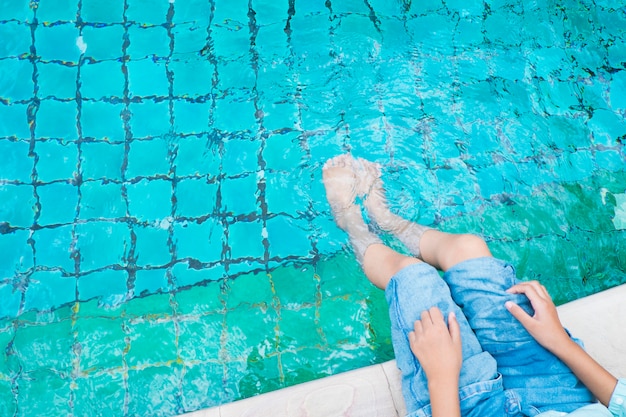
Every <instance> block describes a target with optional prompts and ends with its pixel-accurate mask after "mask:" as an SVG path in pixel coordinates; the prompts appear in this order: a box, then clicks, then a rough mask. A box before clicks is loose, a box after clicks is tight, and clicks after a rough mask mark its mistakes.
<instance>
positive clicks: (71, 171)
mask: <svg viewBox="0 0 626 417" xmlns="http://www.w3.org/2000/svg"><path fill="white" fill-rule="evenodd" d="M35 153H36V154H37V156H39V160H38V162H37V166H36V169H37V179H38V180H39V181H41V182H52V181H57V180H71V179H72V178H74V177H75V176H76V173H77V163H78V148H77V146H76V144H75V143H74V142H68V143H60V142H57V141H55V140H50V141H38V142H36V143H35Z"/></svg>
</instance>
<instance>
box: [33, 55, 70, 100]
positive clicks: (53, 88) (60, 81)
mask: <svg viewBox="0 0 626 417" xmlns="http://www.w3.org/2000/svg"><path fill="white" fill-rule="evenodd" d="M37 71H38V73H39V76H38V78H37V83H38V85H39V94H38V95H39V97H42V98H60V99H73V98H76V78H77V76H78V67H76V66H68V65H62V64H59V63H56V62H54V63H47V64H46V63H43V62H42V63H40V64H38V65H37Z"/></svg>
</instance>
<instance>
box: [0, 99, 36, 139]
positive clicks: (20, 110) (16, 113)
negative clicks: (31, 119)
mask: <svg viewBox="0 0 626 417" xmlns="http://www.w3.org/2000/svg"><path fill="white" fill-rule="evenodd" d="M27 111H28V106H27V105H25V104H12V105H10V106H6V105H1V104H0V119H2V123H0V137H15V138H30V129H29V127H28V119H27V117H26V112H27Z"/></svg>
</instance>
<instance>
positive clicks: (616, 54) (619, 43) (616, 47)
mask: <svg viewBox="0 0 626 417" xmlns="http://www.w3.org/2000/svg"><path fill="white" fill-rule="evenodd" d="M607 49H608V61H609V65H610V66H612V67H613V68H623V66H624V64H625V63H626V40H625V39H623V38H622V39H618V40H616V41H615V42H614V43H613V44H611V45H609V47H608V48H607Z"/></svg>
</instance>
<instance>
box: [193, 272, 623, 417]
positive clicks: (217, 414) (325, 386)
mask: <svg viewBox="0 0 626 417" xmlns="http://www.w3.org/2000/svg"><path fill="white" fill-rule="evenodd" d="M558 311H559V316H560V318H561V321H562V322H563V324H564V325H565V327H567V328H568V329H569V330H570V332H571V333H572V334H573V335H574V336H576V337H578V338H580V339H583V340H584V341H585V347H586V349H587V351H588V352H589V353H590V354H591V355H592V356H593V357H594V358H596V360H597V361H598V362H600V364H602V365H603V366H604V367H605V368H607V369H608V370H609V371H610V372H611V373H612V374H613V375H615V376H616V377H626V330H624V329H625V325H624V323H625V322H626V284H624V285H621V286H618V287H615V288H612V289H610V290H606V291H603V292H601V293H598V294H594V295H591V296H588V297H585V298H581V299H579V300H576V301H572V302H570V303H567V304H564V305H562V306H560V307H559V308H558ZM405 412H406V409H405V406H404V401H403V399H402V393H401V388H400V372H399V371H398V369H397V368H396V364H395V361H388V362H385V363H382V364H378V365H372V366H368V367H365V368H361V369H357V370H354V371H350V372H345V373H342V374H338V375H333V376H330V377H327V378H322V379H319V380H316V381H311V382H307V383H304V384H299V385H295V386H292V387H289V388H285V389H281V390H278V391H274V392H270V393H267V394H262V395H258V396H256V397H252V398H247V399H245V400H240V401H236V402H233V403H229V404H224V405H222V406H219V407H214V408H209V409H205V410H200V411H195V412H193V413H188V414H184V416H185V417H235V416H237V417H244V416H248V417H334V416H344V417H402V416H404V415H405V414H406V413H405Z"/></svg>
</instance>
